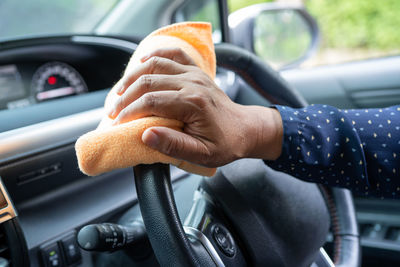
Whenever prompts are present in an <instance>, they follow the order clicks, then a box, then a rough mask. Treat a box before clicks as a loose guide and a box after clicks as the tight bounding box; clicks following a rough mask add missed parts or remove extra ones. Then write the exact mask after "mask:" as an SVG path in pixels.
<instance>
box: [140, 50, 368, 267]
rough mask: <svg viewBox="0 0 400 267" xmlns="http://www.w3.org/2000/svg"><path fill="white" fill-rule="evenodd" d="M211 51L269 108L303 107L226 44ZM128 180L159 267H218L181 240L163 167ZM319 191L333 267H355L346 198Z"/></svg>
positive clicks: (272, 75) (352, 221)
mask: <svg viewBox="0 0 400 267" xmlns="http://www.w3.org/2000/svg"><path fill="white" fill-rule="evenodd" d="M215 51H216V55H217V62H218V65H219V66H221V67H224V68H226V69H230V70H232V71H234V72H235V73H237V74H239V75H240V76H241V77H242V78H243V79H244V80H245V81H246V82H247V83H248V84H249V85H251V86H252V87H253V88H254V89H255V90H256V91H257V92H258V93H260V94H261V95H262V96H263V97H265V98H266V99H268V100H269V101H270V102H271V103H273V104H283V105H288V106H291V107H296V108H301V107H304V106H306V105H307V102H306V101H305V99H304V98H303V97H302V96H301V95H300V94H299V93H298V92H297V91H296V90H294V89H293V88H292V87H291V86H289V85H288V84H287V82H286V81H285V80H283V79H282V78H281V77H280V75H279V74H278V73H277V72H275V71H274V70H273V69H272V68H270V67H269V66H267V65H266V64H265V63H264V62H262V61H261V60H260V59H259V58H258V57H256V56H255V55H254V54H252V53H250V52H248V51H246V50H244V49H241V48H238V47H236V46H233V45H230V44H220V45H217V46H216V48H215ZM265 85H268V86H265ZM134 174H135V183H136V191H137V195H138V200H139V205H140V210H141V213H142V217H143V222H144V224H145V226H146V230H147V233H148V236H149V240H150V243H151V245H152V247H153V250H154V253H155V255H156V257H157V260H158V261H159V263H160V264H161V265H162V266H212V265H218V260H216V259H215V258H213V257H212V255H211V256H210V252H209V251H208V256H210V257H207V256H204V255H205V254H204V251H203V252H199V251H198V250H196V252H195V251H194V249H193V246H192V245H191V243H190V241H189V239H188V238H187V236H186V234H185V231H184V229H183V227H182V224H181V220H180V218H179V215H178V212H177V208H176V204H175V200H174V196H173V190H172V186H171V179H170V173H169V166H168V165H165V164H152V165H138V166H136V167H134ZM320 188H321V193H322V194H323V196H324V199H325V201H326V204H327V207H328V210H329V212H330V215H331V223H332V230H333V235H334V255H335V256H334V260H335V265H336V266H351V267H357V266H359V265H360V248H359V237H358V228H357V221H356V218H355V210H354V204H353V200H352V196H351V193H350V191H348V190H346V189H339V188H333V189H331V188H326V187H324V186H320ZM199 253H201V255H202V257H199ZM206 254H207V253H206ZM211 254H212V253H211Z"/></svg>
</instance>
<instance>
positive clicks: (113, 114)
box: [107, 109, 116, 119]
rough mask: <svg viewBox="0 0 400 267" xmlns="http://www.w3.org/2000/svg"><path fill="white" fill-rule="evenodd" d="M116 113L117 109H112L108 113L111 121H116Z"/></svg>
mask: <svg viewBox="0 0 400 267" xmlns="http://www.w3.org/2000/svg"><path fill="white" fill-rule="evenodd" d="M115 113H116V111H115V109H110V110H109V111H108V112H107V115H108V117H109V118H110V119H114V118H115V115H116V114H115Z"/></svg>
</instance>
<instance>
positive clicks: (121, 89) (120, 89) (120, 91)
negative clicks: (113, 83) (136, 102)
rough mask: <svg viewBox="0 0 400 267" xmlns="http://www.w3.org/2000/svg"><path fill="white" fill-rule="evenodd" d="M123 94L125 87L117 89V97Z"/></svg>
mask: <svg viewBox="0 0 400 267" xmlns="http://www.w3.org/2000/svg"><path fill="white" fill-rule="evenodd" d="M123 92H124V86H123V85H121V86H120V87H119V88H118V89H117V95H122V93H123Z"/></svg>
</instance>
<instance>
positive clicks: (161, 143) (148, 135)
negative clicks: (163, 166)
mask: <svg viewBox="0 0 400 267" xmlns="http://www.w3.org/2000/svg"><path fill="white" fill-rule="evenodd" d="M142 141H143V143H144V144H146V145H148V146H149V147H151V148H153V149H155V150H158V151H160V152H161V153H163V154H166V155H168V156H171V157H173V158H178V159H186V160H188V159H190V161H191V162H195V163H199V162H202V161H203V159H204V158H207V156H206V155H208V154H209V153H208V149H207V147H206V145H205V144H203V143H202V142H201V141H199V140H198V139H196V138H194V137H191V136H190V135H187V134H185V133H182V132H179V131H175V130H173V129H170V128H167V127H151V128H149V129H147V130H146V131H144V133H143V135H142Z"/></svg>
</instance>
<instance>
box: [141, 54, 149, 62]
mask: <svg viewBox="0 0 400 267" xmlns="http://www.w3.org/2000/svg"><path fill="white" fill-rule="evenodd" d="M149 58H150V55H145V56H144V57H142V58H141V59H140V61H142V63H143V62H145V61H146V60H148V59H149Z"/></svg>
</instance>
